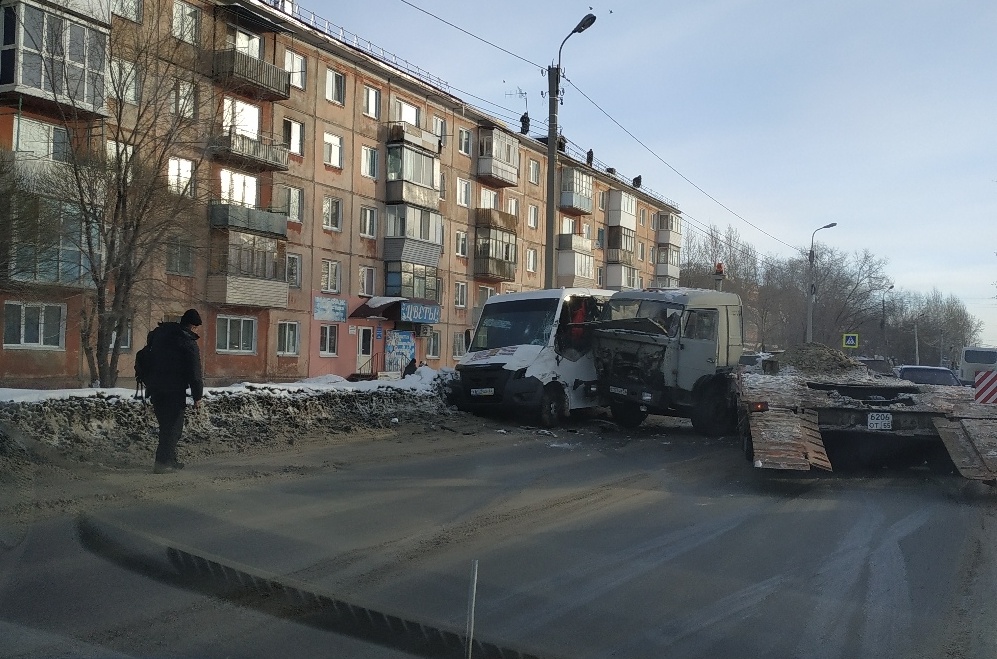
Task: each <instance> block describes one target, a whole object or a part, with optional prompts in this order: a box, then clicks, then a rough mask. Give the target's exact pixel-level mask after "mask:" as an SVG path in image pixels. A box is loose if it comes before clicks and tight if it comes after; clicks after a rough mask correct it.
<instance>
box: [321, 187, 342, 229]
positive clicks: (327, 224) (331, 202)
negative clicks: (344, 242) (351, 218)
mask: <svg viewBox="0 0 997 659" xmlns="http://www.w3.org/2000/svg"><path fill="white" fill-rule="evenodd" d="M322 228H323V229H328V230H329V231H342V230H343V200H342V199H340V198H339V197H333V196H332V195H322Z"/></svg>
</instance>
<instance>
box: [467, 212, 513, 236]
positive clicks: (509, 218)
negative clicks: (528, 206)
mask: <svg viewBox="0 0 997 659" xmlns="http://www.w3.org/2000/svg"><path fill="white" fill-rule="evenodd" d="M474 226H476V227H493V228H496V229H503V230H505V231H509V232H511V233H516V229H517V227H518V226H519V218H517V217H516V216H515V215H513V214H512V213H505V212H503V211H500V210H495V209H494V208H475V209H474Z"/></svg>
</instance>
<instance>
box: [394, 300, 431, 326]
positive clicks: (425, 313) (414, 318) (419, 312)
mask: <svg viewBox="0 0 997 659" xmlns="http://www.w3.org/2000/svg"><path fill="white" fill-rule="evenodd" d="M399 319H400V320H401V321H403V322H407V323H425V324H427V325H433V324H435V323H438V322H440V305H438V304H419V303H418V302H402V308H401V316H400V317H399Z"/></svg>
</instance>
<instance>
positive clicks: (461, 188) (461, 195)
mask: <svg viewBox="0 0 997 659" xmlns="http://www.w3.org/2000/svg"><path fill="white" fill-rule="evenodd" d="M457 205H458V206H464V207H465V208H470V206H471V182H470V181H468V180H466V179H462V178H458V179H457Z"/></svg>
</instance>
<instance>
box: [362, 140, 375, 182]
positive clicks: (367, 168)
mask: <svg viewBox="0 0 997 659" xmlns="http://www.w3.org/2000/svg"><path fill="white" fill-rule="evenodd" d="M360 175H361V176H366V177H368V178H377V149H375V148H374V147H370V146H365V147H362V148H361V149H360Z"/></svg>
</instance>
